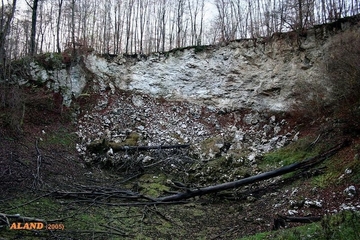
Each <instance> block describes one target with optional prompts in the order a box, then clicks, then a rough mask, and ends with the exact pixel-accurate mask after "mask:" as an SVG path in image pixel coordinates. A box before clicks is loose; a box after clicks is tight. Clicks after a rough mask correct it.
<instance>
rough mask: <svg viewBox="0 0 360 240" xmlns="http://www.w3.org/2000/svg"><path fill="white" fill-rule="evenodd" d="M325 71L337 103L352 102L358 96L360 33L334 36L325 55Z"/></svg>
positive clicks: (357, 98)
mask: <svg viewBox="0 0 360 240" xmlns="http://www.w3.org/2000/svg"><path fill="white" fill-rule="evenodd" d="M326 73H327V75H328V78H329V80H330V83H331V85H332V86H333V94H334V97H335V99H336V101H337V102H338V103H339V104H341V105H342V104H344V103H346V104H353V103H356V102H357V101H358V100H359V96H360V33H359V32H355V31H349V32H343V33H341V34H338V35H336V36H334V38H333V40H332V42H331V43H330V45H329V47H328V51H327V56H326Z"/></svg>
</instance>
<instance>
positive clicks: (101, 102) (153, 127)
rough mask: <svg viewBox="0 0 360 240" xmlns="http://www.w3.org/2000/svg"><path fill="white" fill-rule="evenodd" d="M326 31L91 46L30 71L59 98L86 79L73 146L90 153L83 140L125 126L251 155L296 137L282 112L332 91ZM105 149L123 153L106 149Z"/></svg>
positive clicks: (155, 138) (205, 155)
mask: <svg viewBox="0 0 360 240" xmlns="http://www.w3.org/2000/svg"><path fill="white" fill-rule="evenodd" d="M316 31H320V33H321V34H320V35H321V36H320V37H319V36H318V35H319V33H317V32H316ZM326 34H327V33H326V32H324V31H323V30H322V29H321V28H320V30H319V29H317V30H316V29H313V30H311V31H308V34H307V36H306V37H301V38H296V37H295V38H294V37H293V36H292V35H291V34H279V35H274V36H273V37H272V38H270V39H258V40H239V41H234V42H230V43H228V44H226V45H224V46H205V47H192V48H186V49H177V50H174V51H171V52H168V53H154V54H152V55H150V56H141V55H135V56H116V57H113V58H112V59H109V58H107V59H106V58H104V57H100V56H98V55H94V54H90V55H87V56H83V57H82V59H81V61H80V63H79V64H77V65H75V66H72V67H70V68H69V67H68V68H63V69H60V70H56V69H55V70H45V69H44V68H42V67H41V66H39V65H36V64H32V65H31V76H32V78H33V79H34V80H37V81H41V82H45V83H46V84H47V85H48V87H49V88H53V89H54V90H55V91H60V92H61V93H62V94H63V95H64V99H65V104H67V105H69V104H70V103H71V100H72V99H73V98H77V97H79V96H80V95H81V94H82V92H83V90H84V89H85V88H86V89H87V90H89V89H90V90H89V92H86V94H84V95H86V97H88V98H91V99H92V100H94V99H95V100H96V101H95V105H94V107H93V108H92V109H90V110H88V111H86V112H82V114H81V117H79V119H78V122H77V124H78V131H77V134H78V136H79V139H80V143H79V145H78V147H77V149H78V151H79V153H80V154H81V155H84V158H85V159H86V160H88V161H91V160H92V159H93V156H89V155H86V147H87V145H88V144H89V143H90V142H92V141H96V140H101V139H107V140H111V141H115V142H126V141H127V140H129V139H128V138H129V136H130V135H131V136H136V144H138V145H163V144H177V143H181V144H182V143H189V144H191V145H192V152H193V153H194V154H196V155H197V156H199V159H202V160H209V159H212V158H214V157H219V156H225V157H226V156H230V155H232V156H236V158H239V159H238V160H239V161H240V162H241V161H248V162H249V163H251V164H255V162H256V160H257V158H258V156H259V155H261V154H263V153H265V152H268V151H270V150H273V149H276V148H279V147H282V146H284V145H286V144H288V143H289V142H291V141H295V140H296V139H298V136H299V133H298V132H297V131H295V130H294V128H293V126H290V125H289V124H288V123H287V121H286V120H285V119H284V118H283V117H282V116H283V115H282V114H283V113H284V112H288V111H290V110H293V107H294V106H296V105H298V104H299V103H301V102H303V103H304V102H306V101H310V100H311V99H314V98H319V96H321V98H322V99H321V100H327V99H330V97H331V91H330V90H331V86H328V84H327V81H326V78H325V77H324V66H323V62H324V59H325V56H326V49H327V45H328V44H329V42H330V40H329V39H330V38H327V36H326ZM316 100H319V99H316ZM129 142H134V141H133V140H131V141H129ZM103 157H104V158H105V160H106V159H107V158H110V160H111V161H113V162H117V161H121V158H123V157H128V156H124V155H116V154H113V153H112V151H111V149H110V150H109V151H108V155H107V156H103ZM146 157H148V156H144V159H145V158H146ZM144 161H145V160H144Z"/></svg>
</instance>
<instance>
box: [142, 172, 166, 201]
mask: <svg viewBox="0 0 360 240" xmlns="http://www.w3.org/2000/svg"><path fill="white" fill-rule="evenodd" d="M166 180H167V178H166V176H165V175H164V174H159V175H153V174H144V175H143V176H141V178H140V179H139V185H140V189H141V192H142V193H143V194H144V195H147V196H151V197H159V196H160V195H163V193H164V191H169V190H170V187H169V186H167V185H166Z"/></svg>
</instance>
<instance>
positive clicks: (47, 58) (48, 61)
mask: <svg viewBox="0 0 360 240" xmlns="http://www.w3.org/2000/svg"><path fill="white" fill-rule="evenodd" d="M34 60H35V62H36V63H37V64H39V65H40V66H42V67H43V68H45V69H46V70H56V69H61V68H63V57H62V55H61V54H59V53H44V54H39V55H36V56H35V57H34Z"/></svg>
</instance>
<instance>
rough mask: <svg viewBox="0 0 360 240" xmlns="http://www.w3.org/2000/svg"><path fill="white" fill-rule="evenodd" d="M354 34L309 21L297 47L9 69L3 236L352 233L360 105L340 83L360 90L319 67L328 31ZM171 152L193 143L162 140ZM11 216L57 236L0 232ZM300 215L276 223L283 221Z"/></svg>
mask: <svg viewBox="0 0 360 240" xmlns="http://www.w3.org/2000/svg"><path fill="white" fill-rule="evenodd" d="M329 29H330V30H329ZM356 34H358V24H357V22H356V21H355V22H354V19H350V20H348V21H345V22H342V23H341V24H340V28H339V27H331V28H329V26H327V25H324V26H319V27H318V28H316V29H312V30H309V31H308V34H307V36H303V37H302V38H301V39H300V45H299V41H297V40H299V39H293V35H292V33H288V34H282V35H274V36H273V37H272V38H271V39H257V40H256V41H255V40H239V41H234V42H230V43H228V44H227V45H224V46H202V47H201V48H200V47H194V48H186V49H176V50H173V51H170V52H168V53H157V54H153V55H150V56H99V55H96V54H93V53H88V52H86V51H84V49H78V51H79V53H82V55H81V56H80V57H79V58H78V59H77V61H76V62H71V63H70V64H67V63H66V62H63V59H61V56H58V55H56V54H44V55H41V56H37V57H36V58H35V61H32V60H27V59H23V60H22V61H18V62H16V63H14V69H15V72H14V74H15V76H16V77H15V79H16V81H18V82H21V83H22V85H20V86H17V85H8V84H3V85H2V88H1V91H2V92H1V96H3V97H2V105H1V112H0V120H1V123H2V124H1V128H0V146H1V151H0V161H1V168H0V172H1V180H0V181H1V192H2V193H3V194H2V195H1V199H0V200H1V202H0V209H1V210H0V213H1V214H2V215H1V221H2V223H1V224H0V225H1V226H3V227H2V229H1V230H0V236H2V237H3V238H4V239H15V238H22V239H26V238H27V239H35V238H39V239H64V238H70V239H89V238H90V237H92V238H94V239H134V238H135V239H168V238H171V239H182V238H184V237H186V238H190V237H192V238H196V239H240V238H242V237H245V236H249V235H252V234H256V233H260V232H265V231H271V230H273V229H278V228H283V227H284V224H285V220H284V219H287V220H289V219H290V218H291V217H311V218H310V219H317V220H319V219H318V218H320V219H321V224H319V225H314V224H311V225H308V226H309V227H308V231H307V230H306V229H305V230H304V229H301V228H296V229H298V230H295V231H293V232H285V233H284V231H285V230H277V231H275V230H274V231H272V232H270V233H269V236H268V237H267V238H271V239H273V238H278V239H286V238H285V237H284V236H290V234H293V236H294V239H324V238H329V237H330V236H332V237H333V239H338V238H339V236H342V237H346V238H347V239H351V238H353V239H356V236H358V233H357V232H356V229H357V228H358V227H359V226H358V222H359V221H358V220H359V215H358V213H357V212H358V211H359V209H360V199H359V194H358V191H359V190H358V189H359V186H360V184H359V180H360V164H359V154H360V152H359V151H360V148H359V146H360V145H359V144H360V139H359V133H360V126H359V122H358V120H357V119H358V116H359V115H360V112H359V102H358V98H357V95H356V94H355V93H353V91H352V90H347V89H349V88H350V89H356V86H357V85H356V84H355V83H356V82H355V83H354V84H353V85H349V86H351V87H349V86H347V87H343V85H341V86H342V88H340V87H339V86H338V85H337V82H334V79H333V78H332V75H331V73H332V72H331V71H327V70H326V66H330V64H334V61H332V60H331V59H334V56H337V55H336V53H337V52H336V51H334V52H332V51H330V50H332V49H333V48H334V46H336V44H337V43H339V42H338V41H339V38H340V41H341V43H342V44H343V43H344V42H345V43H348V44H349V45H350V41H349V39H350V40H351V38H350V37H349V36H358V35H356ZM355 46H357V45H355ZM355 53H356V52H355ZM348 56H349V58H350V56H352V55H351V54H348ZM335 58H336V57H335ZM336 59H338V58H336ZM351 62H354V63H355V64H357V62H356V61H351ZM22 64H24V65H22ZM332 69H336V67H333V68H332ZM341 69H346V68H341ZM329 72H330V73H329ZM344 72H345V71H344ZM338 73H339V72H338ZM340 73H341V72H340ZM341 74H342V76H344V79H345V73H341ZM341 74H340V75H341ZM338 75H339V74H338ZM349 76H352V75H349ZM357 76H358V75H355V77H354V79H355V81H356V77H357ZM346 77H348V75H346ZM349 81H350V80H349ZM344 82H345V83H344V84H348V82H347V81H345V80H344ZM350 83H351V82H350ZM344 89H345V90H346V91H345V90H344ZM337 90H339V91H340V90H341V93H343V94H339V91H337ZM345 93H346V94H347V97H346V98H345V100H344V99H343V98H341V96H343V95H344V94H345ZM354 94H355V95H354ZM338 95H340V96H338ZM344 141H346V142H348V143H349V144H348V145H346V147H344V148H342V149H341V150H340V151H338V152H337V153H336V154H335V155H332V156H329V157H327V158H326V159H324V161H322V162H319V163H318V164H316V165H314V166H311V167H309V168H301V169H298V171H295V172H293V173H288V174H286V175H282V176H277V177H275V178H270V179H268V180H264V181H259V182H256V183H251V184H249V185H245V186H243V187H239V188H236V189H230V190H226V191H221V192H217V193H212V194H207V195H203V196H200V197H195V198H190V199H184V200H181V201H176V202H159V201H157V199H160V197H163V196H168V195H172V194H176V193H179V192H185V193H186V192H192V191H196V190H197V189H201V188H203V187H206V186H213V185H217V184H220V183H225V182H231V181H236V180H239V179H246V178H248V177H250V176H256V175H258V174H261V173H264V172H267V171H271V170H274V169H277V168H280V167H282V166H286V165H289V164H292V163H295V162H300V161H302V160H304V159H309V158H310V157H314V156H317V155H318V154H321V153H323V152H326V151H327V150H329V149H331V148H332V147H334V146H337V145H338V144H340V143H343V142H344ZM180 145H181V146H183V145H186V146H189V147H184V148H170V149H162V147H164V146H180ZM141 147H144V148H146V147H153V149H150V150H147V151H140V148H141ZM116 150H118V151H116ZM346 211H350V212H349V213H347V212H346ZM339 212H344V213H342V214H339V215H335V217H334V218H328V217H326V216H329V215H333V214H337V213H339ZM16 214H20V216H21V217H28V218H27V219H24V218H22V219H20V218H19V217H18V216H17V215H16ZM313 217H314V218H313ZM29 218H30V219H29ZM32 218H33V219H32ZM36 219H37V220H36ZM20 220H27V221H30V222H31V221H40V220H42V221H46V223H47V226H53V227H59V226H64V227H65V229H64V230H56V231H50V230H40V231H37V230H31V231H30V230H27V231H26V230H18V231H15V230H11V229H9V228H8V226H6V225H7V224H8V225H10V222H13V221H20ZM6 221H8V222H6ZM9 221H10V222H9ZM349 223H351V224H352V225H351V224H349ZM307 224H308V223H299V222H290V221H287V222H286V228H291V227H296V226H299V225H305V226H306V225H307ZM344 225H345V226H346V227H344ZM342 229H345V230H346V231H345V233H344V231H342ZM290 230H291V229H290ZM339 234H344V235H339ZM346 234H347V235H346ZM349 237H350V238H349ZM259 238H260V237H259ZM264 238H265V237H264Z"/></svg>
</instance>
